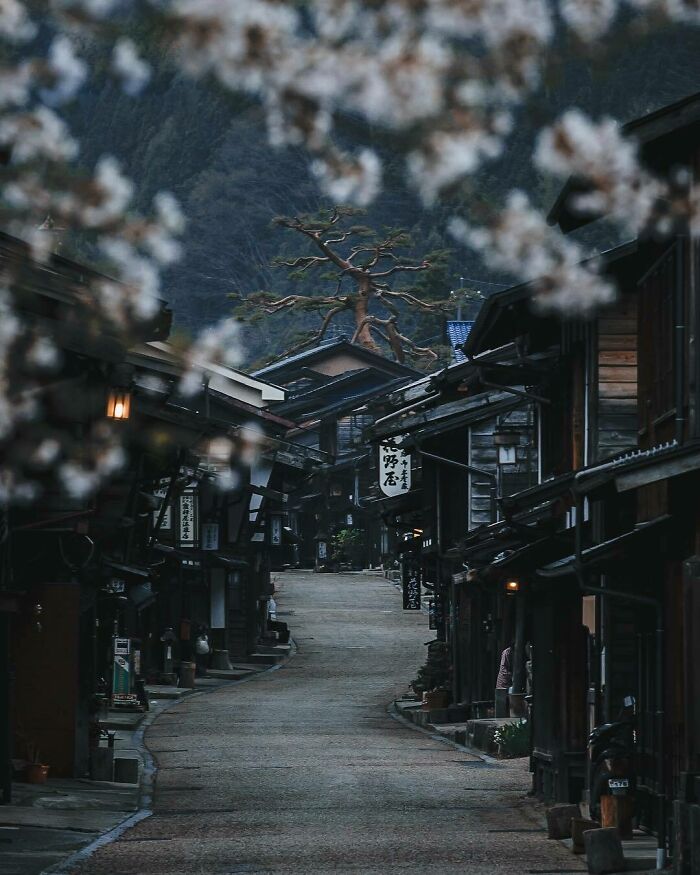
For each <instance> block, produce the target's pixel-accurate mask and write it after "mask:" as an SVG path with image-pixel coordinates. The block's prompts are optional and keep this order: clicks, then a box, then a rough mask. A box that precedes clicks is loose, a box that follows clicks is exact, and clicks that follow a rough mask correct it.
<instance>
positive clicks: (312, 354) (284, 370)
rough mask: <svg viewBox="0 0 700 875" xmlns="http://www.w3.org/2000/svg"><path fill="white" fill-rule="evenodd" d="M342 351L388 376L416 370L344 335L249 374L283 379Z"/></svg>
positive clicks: (415, 372)
mask: <svg viewBox="0 0 700 875" xmlns="http://www.w3.org/2000/svg"><path fill="white" fill-rule="evenodd" d="M343 353H347V354H349V355H351V356H352V357H353V358H356V359H359V360H360V361H362V362H363V363H364V364H365V366H366V367H373V368H375V370H379V371H383V372H384V373H387V374H391V375H392V376H413V375H417V374H418V373H419V372H418V371H417V370H416V369H415V368H411V367H409V366H408V365H402V364H401V363H400V362H395V361H392V359H388V358H386V357H385V356H383V355H380V354H379V353H376V352H372V350H369V349H366V348H365V347H364V346H360V345H359V344H357V343H350V341H349V340H348V339H347V338H346V337H338V338H334V339H333V340H329V341H327V342H326V343H321V344H319V346H316V347H314V348H313V349H307V350H305V351H304V352H299V353H296V354H295V355H291V356H287V357H286V358H283V359H280V360H279V361H276V362H273V363H272V364H270V365H266V366H265V367H264V368H260V369H259V370H257V371H254V372H253V374H252V376H253V377H262V378H263V379H274V380H276V381H277V382H284V380H285V379H286V378H288V377H290V376H291V375H292V374H295V373H297V372H299V371H300V370H301V369H302V368H308V367H313V365H314V364H319V363H320V362H322V361H324V360H330V359H332V358H333V357H335V356H337V355H340V354H343Z"/></svg>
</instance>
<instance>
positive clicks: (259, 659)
mask: <svg viewBox="0 0 700 875" xmlns="http://www.w3.org/2000/svg"><path fill="white" fill-rule="evenodd" d="M246 659H247V660H248V662H249V663H250V664H251V665H253V666H261V665H277V663H278V662H281V661H282V660H283V659H284V657H283V656H282V655H281V654H279V653H249V654H248V656H247V657H246Z"/></svg>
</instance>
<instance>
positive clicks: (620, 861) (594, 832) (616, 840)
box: [583, 827, 626, 875]
mask: <svg viewBox="0 0 700 875" xmlns="http://www.w3.org/2000/svg"><path fill="white" fill-rule="evenodd" d="M583 843H584V846H585V848H586V862H587V863H588V871H589V872H590V873H591V875H608V873H612V872H624V871H625V868H626V867H625V855H624V853H623V850H622V840H621V839H620V836H619V835H618V832H617V829H616V828H615V827H607V828H605V829H589V830H586V832H584V834H583Z"/></svg>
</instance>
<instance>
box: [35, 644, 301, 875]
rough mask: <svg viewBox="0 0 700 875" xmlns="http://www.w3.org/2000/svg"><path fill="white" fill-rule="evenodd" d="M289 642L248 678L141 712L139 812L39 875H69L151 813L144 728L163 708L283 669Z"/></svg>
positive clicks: (151, 777)
mask: <svg viewBox="0 0 700 875" xmlns="http://www.w3.org/2000/svg"><path fill="white" fill-rule="evenodd" d="M289 643H290V644H291V646H292V647H291V650H290V651H289V654H288V655H287V656H286V657H285V658H284V659H283V660H282V661H281V662H277V663H275V665H270V666H266V667H265V668H261V669H260V670H259V671H256V672H255V673H254V674H251V675H248V677H245V678H240V679H239V680H237V681H228V682H224V683H223V684H222V685H221V686H220V687H213V688H211V689H208V690H194V691H193V692H192V693H191V694H190V695H188V696H185V697H184V698H183V699H173V700H172V701H169V702H168V703H167V704H166V705H164V706H163V707H162V708H159V709H158V710H157V711H149V712H147V713H146V714H144V716H143V719H142V720H141V722H140V723H139V724H138V727H137V728H136V729H135V730H134V743H135V745H136V749H137V750H138V752H139V753H140V754H141V755H142V756H143V763H144V765H143V772H142V775H141V780H140V782H139V808H138V811H135V812H134V813H133V814H130V815H129V816H128V817H125V818H124V820H122V821H121V822H120V823H118V824H117V825H116V826H113V827H112V828H111V829H109V830H107V832H103V833H102V834H101V835H99V836H97V838H95V839H93V840H92V841H91V842H90V843H89V844H87V845H85V846H84V847H82V848H80V849H79V850H77V851H75V852H74V853H72V854H71V855H70V856H69V857H66V859H65V860H62V861H61V862H60V863H55V864H54V865H53V866H50V867H49V868H48V869H42V871H41V873H40V875H68V873H69V872H70V871H71V869H72V868H73V867H74V866H77V865H79V864H80V863H84V862H85V861H86V860H88V859H89V858H90V857H91V856H92V855H93V854H94V853H95V852H96V851H98V850H99V849H100V848H102V847H104V846H105V845H109V844H111V843H112V842H113V841H116V840H117V839H118V838H120V837H121V836H122V835H123V834H124V833H125V832H126V831H127V830H129V829H131V827H132V826H136V824H137V823H140V822H141V821H142V820H145V819H146V818H147V817H150V816H151V815H152V814H153V813H154V812H153V807H152V806H153V796H154V791H155V783H156V775H157V773H158V767H157V766H156V762H155V760H154V758H153V756H152V755H151V752H150V751H149V749H148V747H147V746H146V742H145V734H146V730H147V729H148V728H149V727H150V726H152V725H153V723H155V721H156V720H157V718H158V717H160V715H161V714H163V713H164V712H165V711H168V710H170V708H172V707H174V706H175V705H181V704H182V703H183V701H187V700H189V699H192V698H194V697H196V696H206V695H210V694H211V693H216V692H217V691H219V690H222V689H229V688H230V687H236V686H238V685H239V684H246V683H249V682H250V681H253V680H255V679H256V678H257V677H259V676H260V675H263V674H268V673H270V672H273V671H277V670H278V669H280V668H284V666H285V665H287V663H288V662H289V661H290V660H291V658H292V657H293V656H294V655H295V654H296V652H297V649H298V648H297V644H296V641H294V639H293V638H291V637H290V639H289Z"/></svg>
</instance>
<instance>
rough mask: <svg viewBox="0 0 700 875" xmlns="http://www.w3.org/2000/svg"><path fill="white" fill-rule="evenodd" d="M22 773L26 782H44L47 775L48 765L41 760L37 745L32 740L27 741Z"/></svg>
mask: <svg viewBox="0 0 700 875" xmlns="http://www.w3.org/2000/svg"><path fill="white" fill-rule="evenodd" d="M24 775H25V780H26V781H27V783H28V784H45V783H46V779H47V778H48V776H49V766H47V765H46V764H45V763H42V762H41V755H40V753H39V747H38V745H36V744H35V743H34V742H32V741H28V742H27V765H26V766H25V769H24Z"/></svg>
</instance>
